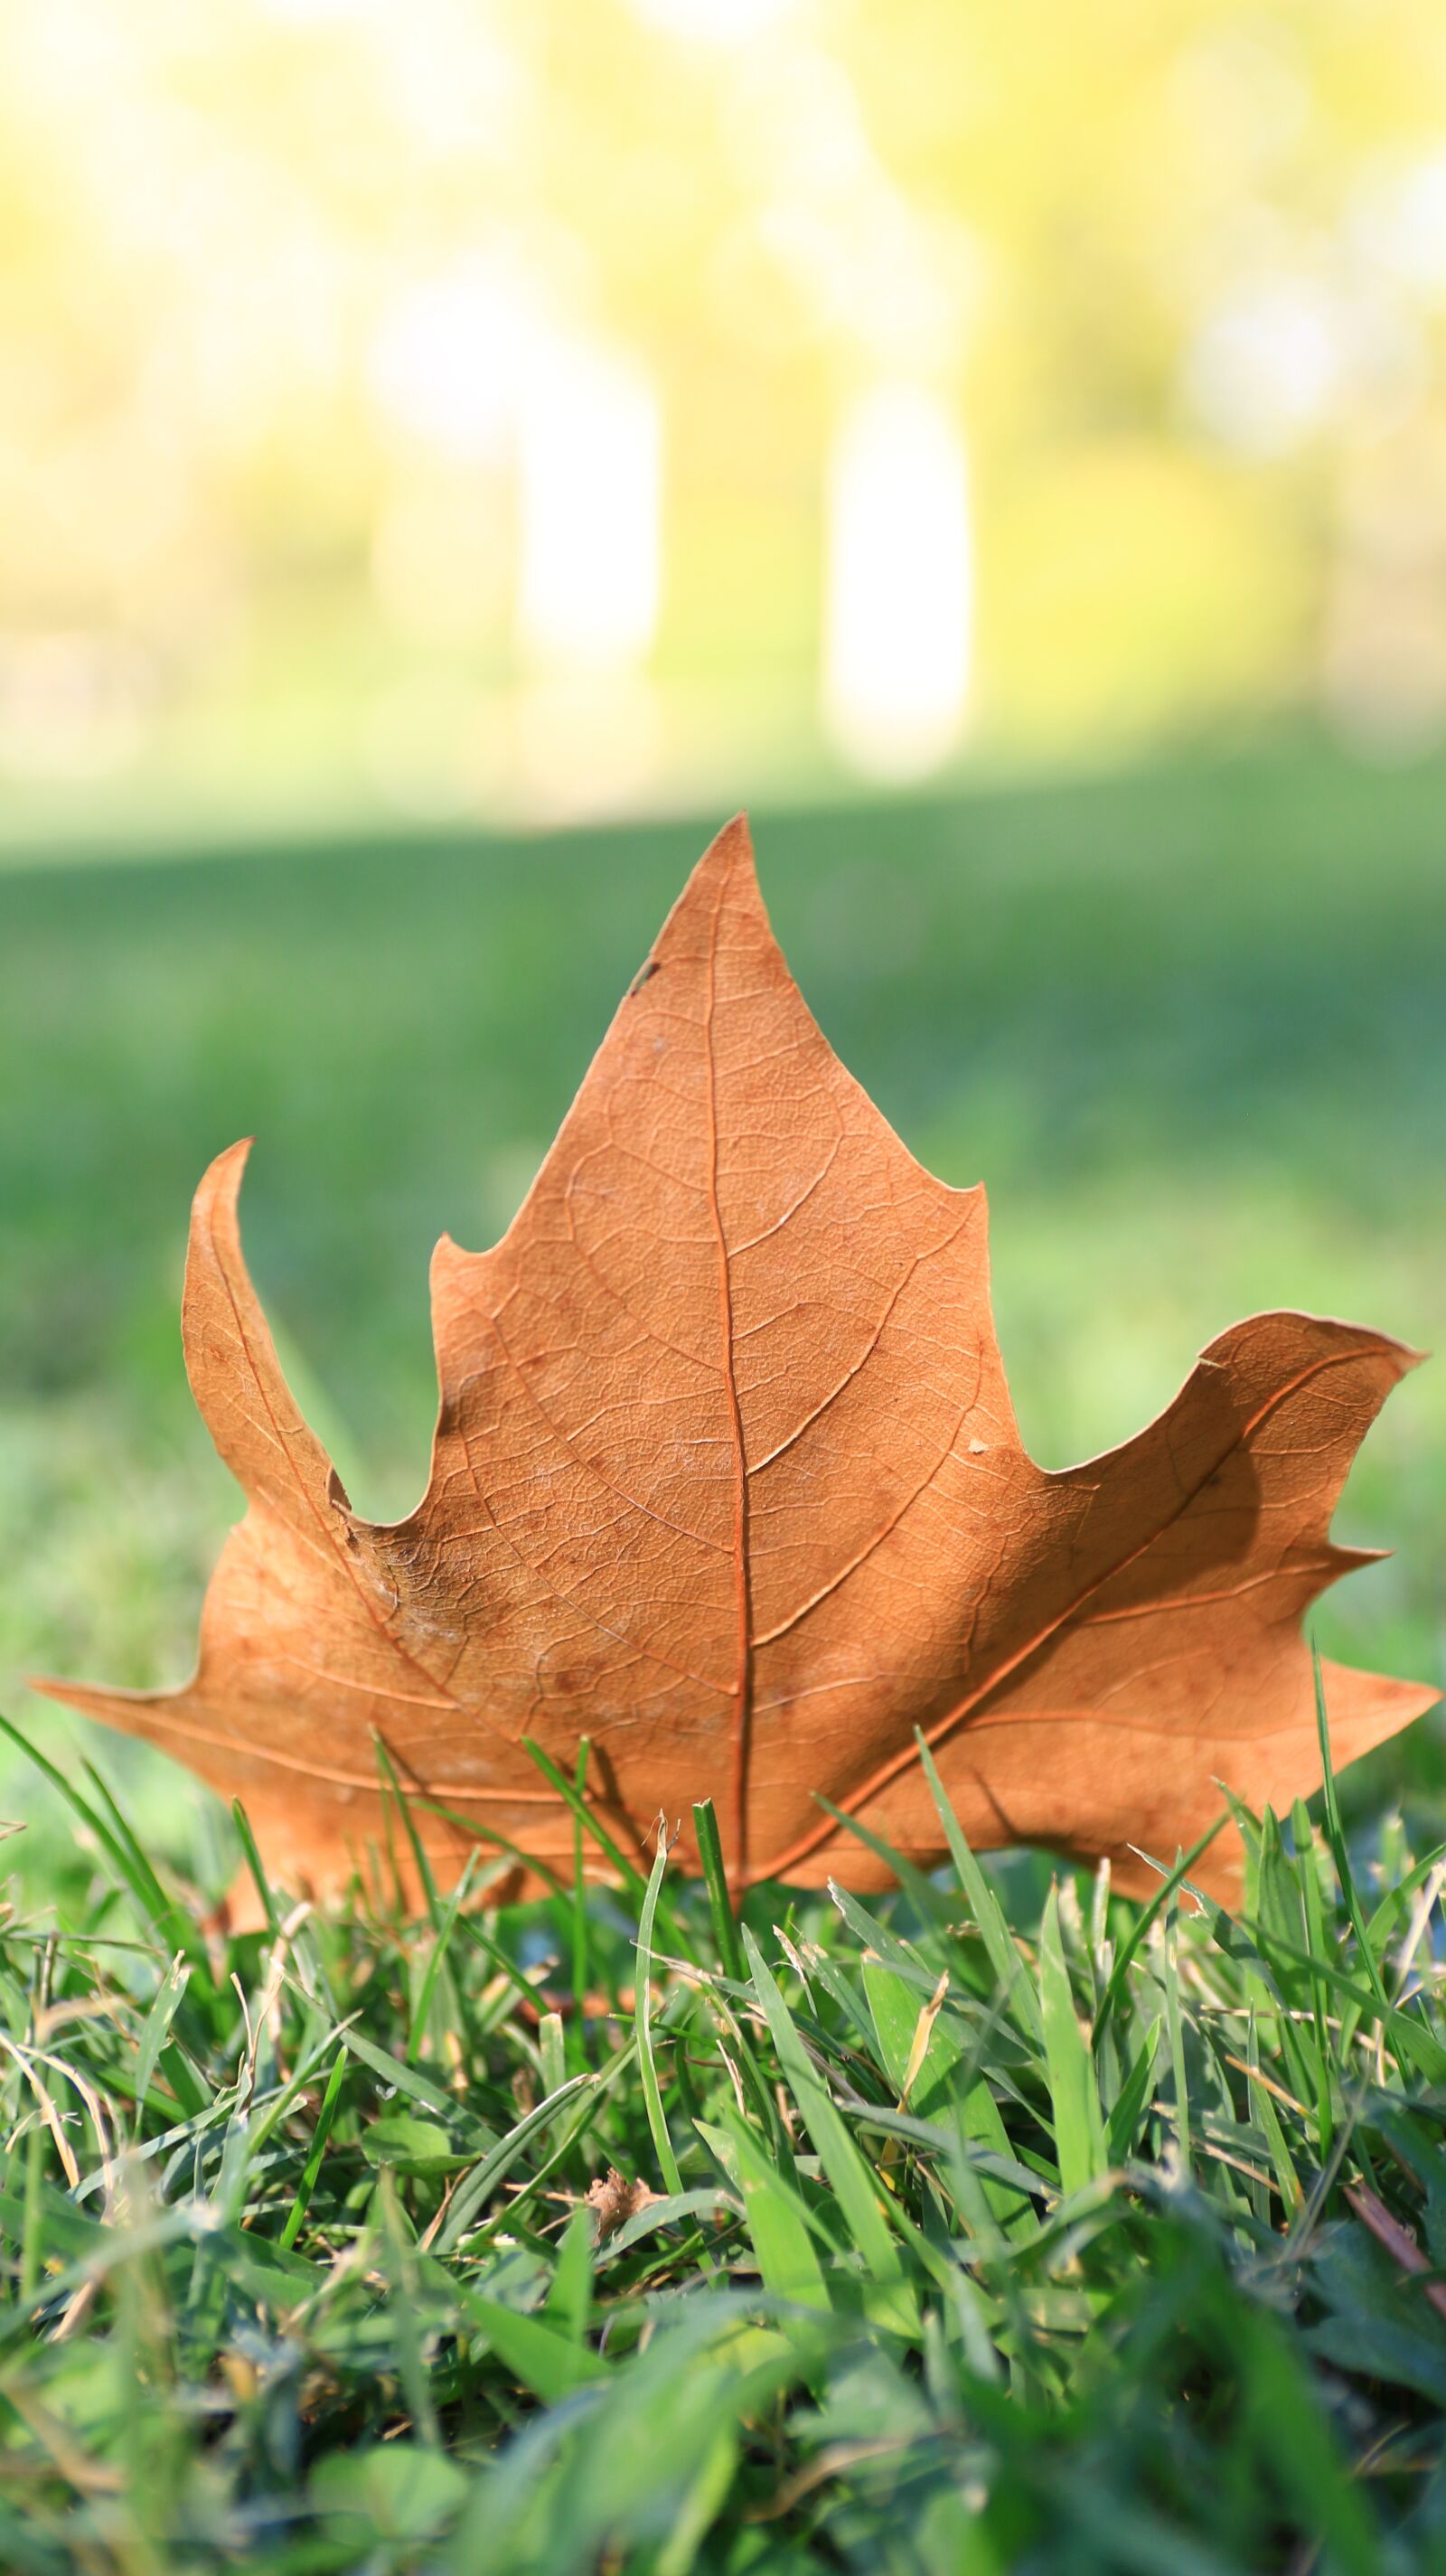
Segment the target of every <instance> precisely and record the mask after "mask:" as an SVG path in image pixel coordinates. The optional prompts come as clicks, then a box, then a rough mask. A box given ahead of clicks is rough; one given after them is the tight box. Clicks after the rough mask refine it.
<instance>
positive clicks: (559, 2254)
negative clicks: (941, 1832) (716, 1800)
mask: <svg viewBox="0 0 1446 2576" xmlns="http://www.w3.org/2000/svg"><path fill="white" fill-rule="evenodd" d="M72 1796H73V1799H74V1802H75V1812H76V1814H77V1815H78V1817H79V1819H80V1822H81V1827H82V1830H81V1832H80V1835H79V1837H78V1841H77V1845H76V1847H75V1850H74V1852H73V1856H72V1858H71V1860H70V1862H69V1864H68V1866H67V1867H66V1869H65V1871H64V1872H63V1874H62V1876H61V1878H60V1880H59V1882H58V1883H57V1884H56V1886H55V1887H54V1888H53V1890H52V1893H51V1901H50V1903H49V1904H48V1905H47V1906H46V1907H45V1908H44V1909H43V1911H39V1912H30V1913H27V1912H26V1911H24V1910H19V1909H17V1910H15V1911H13V1912H11V1913H10V1915H9V1916H8V1918H7V1920H6V1921H5V1923H4V1926H3V1930H0V2055H3V2060H4V2064H3V2070H0V2118H3V2122H4V2131H5V2135H6V2141H7V2154H6V2160H5V2167H4V2173H3V2179H0V2275H3V2283H4V2306H3V2310H0V2563H3V2564H4V2565H5V2566H6V2568H7V2569H14V2570H16V2571H23V2576H52V2571H53V2572H54V2576H68V2571H69V2570H71V2569H81V2570H84V2571H86V2576H110V2571H115V2576H150V2571H165V2576H184V2572H185V2571H196V2576H201V2571H209V2570H213V2569H222V2568H226V2567H235V2568H238V2569H239V2568H243V2567H244V2568H245V2569H247V2570H253V2571H257V2576H323V2572H324V2571H338V2576H340V2571H362V2570H365V2571H366V2576H402V2571H415V2576H471V2571H473V2570H475V2569H485V2570H487V2571H488V2576H535V2571H542V2570H545V2571H547V2576H592V2571H596V2570H600V2569H602V2570H610V2571H615V2576H621V2572H622V2571H627V2576H634V2571H636V2576H689V2571H690V2570H696V2571H698V2576H704V2571H708V2576H724V2571H729V2576H732V2571H738V2576H743V2571H747V2572H748V2576H763V2571H780V2576H781V2571H783V2570H790V2571H792V2570H795V2569H804V2568H818V2569H820V2570H828V2571H837V2570H843V2569H849V2570H852V2569H857V2570H859V2571H860V2576H874V2571H880V2576H892V2571H898V2576H957V2571H960V2570H964V2571H973V2570H979V2571H982V2576H993V2571H1000V2576H1003V2571H1005V2570H1015V2569H1019V2570H1027V2571H1052V2570H1056V2569H1057V2570H1059V2571H1060V2576H1065V2571H1068V2576H1088V2571H1096V2570H1097V2571H1100V2576H1105V2571H1116V2570H1118V2571H1120V2576H1137V2571H1143V2576H1155V2571H1156V2570H1161V2569H1167V2568H1168V2569H1170V2570H1172V2571H1173V2570H1176V2569H1182V2570H1186V2571H1189V2576H1239V2571H1241V2570H1245V2569H1250V2570H1262V2571H1263V2570H1267V2569H1279V2570H1281V2571H1291V2576H1294V2571H1300V2570H1303V2569H1307V2568H1310V2569H1316V2570H1319V2571H1320V2576H1368V2571H1369V2576H1375V2571H1382V2576H1394V2571H1402V2576H1404V2571H1407V2570H1411V2571H1415V2570H1420V2571H1422V2576H1424V2572H1425V2571H1426V2570H1429V2569H1431V2568H1434V2567H1438V2566H1439V2565H1440V2564H1441V2557H1442V2552H1443V2551H1446V2454H1443V2425H1446V2288H1443V2287H1442V2286H1441V2285H1442V2283H1443V2282H1446V2189H1443V2180H1442V2175H1443V2155H1442V2125H1443V2117H1446V2113H1443V2102H1446V2010H1443V1996H1442V1970H1441V1968H1440V1966H1439V1965H1438V1963H1437V1962H1436V1961H1435V1960H1434V1958H1433V1956H1432V1952H1431V1948H1430V1941H1429V1932H1428V1917H1429V1915H1430V1912H1431V1908H1432V1905H1433V1903H1434V1897H1435V1892H1436V1889H1437V1887H1438V1885H1439V1882H1440V1877H1441V1874H1442V1871H1443V1869H1446V1857H1443V1856H1440V1855H1436V1854H1432V1855H1429V1856H1426V1857H1424V1858H1423V1859H1422V1860H1421V1861H1420V1862H1418V1863H1415V1864H1414V1865H1413V1863H1412V1860H1411V1856H1410V1855H1409V1854H1408V1852H1407V1851H1406V1850H1405V1848H1404V1845H1403V1843H1402V1841H1401V1838H1400V1836H1399V1833H1397V1834H1394V1835H1393V1836H1392V1838H1391V1839H1390V1841H1389V1844H1388V1847H1387V1849H1386V1850H1385V1851H1384V1853H1383V1855H1382V1867H1381V1868H1380V1870H1379V1871H1378V1872H1377V1873H1376V1874H1375V1876H1374V1879H1373V1880H1368V1881H1367V1882H1366V1883H1364V1884H1363V1885H1362V1886H1361V1888H1360V1889H1359V1890H1356V1889H1354V1888H1353V1887H1352V1886H1351V1885H1350V1883H1349V1881H1347V1882H1346V1884H1345V1885H1344V1886H1343V1885H1342V1883H1341V1881H1340V1879H1339V1878H1338V1876H1337V1874H1336V1867H1335V1860H1334V1857H1333V1854H1334V1853H1336V1852H1341V1853H1343V1851H1344V1846H1343V1845H1342V1844H1340V1843H1339V1842H1338V1841H1337V1842H1336V1843H1334V1844H1332V1843H1331V1842H1330V1840H1329V1838H1327V1839H1325V1840H1322V1839H1320V1838H1317V1837H1313V1836H1312V1835H1311V1833H1310V1829H1309V1826H1308V1824H1305V1823H1304V1822H1303V1821H1302V1820H1301V1819H1297V1820H1296V1824H1295V1827H1294V1830H1293V1832H1290V1833H1287V1835H1286V1836H1285V1837H1282V1835H1281V1833H1280V1831H1279V1830H1278V1828H1277V1827H1276V1824H1275V1821H1274V1819H1273V1818H1270V1817H1266V1818H1265V1819H1264V1820H1263V1826H1262V1828H1261V1829H1258V1830H1253V1831H1252V1835H1251V1841H1252V1846H1253V1862H1252V1868H1251V1872H1250V1884H1249V1892H1248V1895H1247V1898H1246V1902H1245V1906H1244V1908H1243V1910H1242V1914H1241V1916H1240V1917H1239V1918H1238V1919H1232V1918H1230V1917H1227V1916H1225V1915H1224V1914H1221V1913H1220V1912H1218V1911H1217V1910H1216V1909H1214V1908H1213V1907H1208V1906H1202V1905H1197V1903H1196V1901H1195V1899H1194V1898H1193V1896H1192V1895H1191V1894H1190V1893H1189V1892H1188V1882H1185V1883H1183V1884H1182V1883H1181V1878H1180V1873H1178V1872H1176V1873H1172V1874H1171V1876H1170V1877H1169V1878H1168V1879H1167V1878H1165V1877H1163V1876H1162V1880H1161V1889H1160V1895H1159V1897H1158V1898H1157V1900H1156V1902H1155V1903H1154V1904H1153V1905H1152V1906H1151V1907H1149V1908H1147V1909H1141V1908H1139V1907H1137V1906H1133V1905H1129V1904H1126V1903H1124V1902H1122V1901H1119V1900H1115V1899H1112V1898H1111V1895H1110V1892H1109V1887H1108V1883H1107V1879H1106V1878H1105V1877H1104V1876H1103V1875H1102V1876H1101V1877H1100V1878H1099V1879H1098V1880H1096V1881H1095V1882H1093V1883H1091V1882H1089V1881H1088V1880H1085V1879H1082V1878H1077V1877H1075V1876H1066V1877H1065V1879H1064V1881H1063V1883H1062V1884H1061V1885H1053V1884H1051V1885H1049V1887H1048V1892H1047V1894H1046V1892H1045V1888H1046V1878H1047V1873H1046V1872H1045V1871H1044V1869H1043V1867H1042V1865H1040V1864H1037V1863H1034V1862H1032V1861H1028V1860H1026V1861H1022V1862H1019V1863H1012V1864H1009V1865H1007V1866H1005V1867H1003V1868H996V1869H995V1871H994V1872H993V1874H992V1875H988V1874H984V1873H981V1871H980V1870H979V1867H978V1864H977V1863H976V1862H975V1861H974V1860H973V1858H972V1856H971V1855H970V1854H969V1853H968V1852H967V1850H965V1849H964V1848H963V1846H962V1844H958V1837H957V1829H956V1833H955V1839H956V1844H958V1864H959V1875H958V1876H957V1877H952V1876H951V1877H948V1878H946V1877H944V1876H943V1875H942V1874H941V1877H940V1880H939V1881H938V1882H937V1883H935V1882H929V1881H919V1880H914V1881H912V1882H911V1883H910V1884H909V1886H908V1888H907V1890H906V1892H905V1893H902V1894H900V1895H899V1896H897V1897H895V1898H891V1899H887V1900H885V1901H883V1903H882V1904H880V1905H879V1906H878V1907H877V1909H876V1910H871V1909H868V1908H866V1907H864V1906H863V1905H862V1904H861V1903H859V1902H858V1901H857V1900H854V1899H851V1898H849V1897H847V1896H845V1895H842V1894H838V1895H835V1896H833V1897H832V1898H831V1897H830V1896H829V1895H827V1894H819V1895H810V1896H808V1897H806V1898H802V1899H800V1898H799V1897H797V1896H790V1895H789V1893H788V1892H787V1891H786V1890H778V1889H760V1890H757V1891H755V1892H754V1893H753V1895H751V1896H750V1898H749V1901H748V1905H747V1909H746V1920H745V1921H744V1923H743V1924H742V1926H741V1933H742V1945H743V1952H744V1956H743V1958H742V1960H741V1961H739V1960H738V1959H737V1958H733V1959H732V1961H731V1968H732V1969H733V1970H738V1969H740V1968H741V1973H732V1972H730V1966H729V1965H725V1961H728V1960H729V1957H730V1952H731V1951H732V1949H733V1946H734V1941H735V1932H734V1926H733V1925H732V1923H731V1921H729V1920H727V1918H726V1917H723V1918H720V1914H719V1911H718V1908H717V1906H716V1904H714V1903H712V1902H711V1901H710V1897H709V1894H708V1892H707V1891H706V1889H704V1888H702V1887H700V1886H695V1887H689V1888H677V1887H670V1886H669V1885H668V1882H667V1881H666V1879H665V1876H664V1856H663V1854H661V1853H660V1854H659V1855H658V1859H657V1862H656V1864H655V1867H654V1870H653V1873H652V1877H651V1879H650V1881H649V1884H648V1887H647V1889H646V1891H645V1893H644V1898H643V1904H642V1912H641V1919H639V1917H638V1914H637V1912H636V1910H635V1906H634V1902H633V1901H632V1900H631V1899H629V1900H624V1898H623V1897H622V1896H617V1895H611V1894H608V1893H605V1892H599V1891H594V1892H593V1893H592V1894H591V1895H590V1896H589V1899H588V1901H587V1904H586V1907H585V1909H584V1910H583V1912H582V1914H581V1916H580V1917H579V1915H578V1913H577V1911H576V1910H575V1909H574V1907H573V1906H572V1904H571V1903H570V1902H568V1903H566V1904H562V1905H559V1906H554V1907H549V1906H542V1907H533V1908H530V1909H517V1910H513V1911H510V1912H490V1913H489V1912H488V1911H486V1910H485V1906H484V1908H483V1910H481V1911H479V1912H476V1913H469V1912H467V1911H465V1910H464V1911H461V1912H459V1911H458V1910H457V1909H455V1908H450V1907H449V1908H447V1909H446V1910H445V1911H444V1910H441V1909H438V1911H437V1912H436V1914H435V1915H434V1917H433V1918H432V1919H430V1920H427V1921H424V1922H422V1923H421V1924H411V1925H408V1924H406V1923H404V1922H403V1921H402V1920H401V1919H400V1917H399V1916H398V1915H397V1914H396V1913H395V1912H394V1911H393V1910H391V1909H390V1908H389V1906H388V1904H387V1902H386V1900H385V1871H384V1870H383V1871H382V1874H381V1877H380V1879H379V1881H378V1886H377V1889H376V1890H374V1892H373V1895H372V1897H371V1899H370V1900H366V1899H364V1898H363V1897H362V1896H361V1895H360V1893H358V1895H357V1897H356V1899H355V1901H354V1902H353V1903H352V1904H351V1905H349V1906H348V1907H347V1908H345V1909H344V1910H342V1911H341V1912H340V1913H334V1914H332V1915H330V1916H324V1917H323V1916H318V1915H316V1914H313V1913H309V1912H308V1911H307V1910H306V1909H305V1908H304V1907H298V1908H295V1909H293V1908H292V1907H291V1906H290V1905H289V1902H288V1899H287V1897H286V1895H285V1893H284V1891H281V1890H279V1889H272V1888H270V1887H269V1886H266V1887H265V1888H264V1892H265V1895H266V1899H267V1903H268V1907H269V1911H270V1914H271V1917H272V1924H273V1928H272V1929H271V1930H270V1931H269V1932H267V1933H266V1934H264V1935H259V1936H252V1937H248V1938H244V1939H237V1940H230V1941H228V1940H225V1939H223V1938H222V1937H221V1936H220V1935H218V1934H215V1933H212V1934H209V1935H207V1936H206V1937H204V1938H201V1937H199V1936H198V1935H197V1934H196V1933H195V1931H194V1930H193V1929H192V1928H191V1927H192V1926H193V1925H194V1924H195V1922H196V1920H197V1917H198V1915H199V1913H200V1911H201V1908H202V1906H203V1904H204V1902H205V1899H206V1893H207V1892H206V1891H204V1890H201V1889H196V1888H193V1887H188V1886H186V1885H184V1884H177V1883H175V1882H174V1881H173V1880H171V1879H170V1877H169V1876H167V1877H165V1878H164V1879H162V1878H159V1877H158V1876H157V1874H156V1873H155V1872H154V1870H153V1869H152V1868H151V1866H150V1865H149V1863H148V1861H147V1860H146V1859H145V1858H144V1856H143V1855H142V1853H141V1852H140V1850H139V1847H138V1846H137V1845H136V1844H135V1842H134V1841H133V1839H132V1838H131V1837H130V1836H129V1834H128V1829H127V1827H126V1824H125V1822H124V1817H123V1813H122V1812H121V1811H118V1810H111V1809H107V1808H106V1806H105V1802H104V1800H103V1799H101V1800H99V1801H97V1798H96V1795H95V1792H94V1789H93V1787H92V1786H88V1787H87V1789H86V1790H85V1791H84V1792H72ZM1348 1866H1349V1864H1348V1863H1347V1867H1348ZM263 1884H264V1882H263ZM481 1892H482V1894H483V1896H484V1898H485V1886H484V1887H483V1889H482V1891H481ZM664 1905H666V1906H667V1908H668V1913H667V1917H666V1919H667V1922H668V1925H669V1931H668V1933H667V1934H664V1932H663V1930H662V1924H663V1920H664V1915H663V1907H664ZM668 1939H671V1940H672V1941H673V1942H682V1943H683V1944H685V1945H686V1949H687V1952H688V1954H689V1955H688V1958H687V1960H686V1961H684V1960H683V1959H682V1958H681V1957H680V1956H679V1955H678V1954H677V1953H676V1952H675V1951H670V1950H669V1949H668V1948H667V1947H666V1946H665V1943H666V1941H667V1940H668ZM579 1941H580V1943H581V1955H580V1957H579V1955H578V1951H577V1945H578V1943H579ZM1001 1968H1002V1969H1003V1971H1004V1974H1003V1976H1002V1978H1001V1974H1000V1970H1001ZM575 1972H576V1973H577V1974H579V1975H580V1978H581V1982H582V1984H583V1986H584V1988H585V1994H586V2001H585V2008H584V2009H583V2010H582V2011H578V2010H576V2009H575V2005H574V1992H573V1987H574V1974H575ZM610 2169H615V2175H616V2176H620V2177H621V2178H622V2181H623V2183H624V2184H626V2185H628V2186H631V2187H632V2190H631V2192H630V2195H629V2200H630V2202H632V2201H635V2202H636V2204H637V2205H636V2206H635V2207H633V2208H632V2214H631V2215H627V2214H626V2211H624V2213H623V2220H622V2223H621V2224H617V2223H613V2224H611V2225H609V2224H607V2223H605V2220H604V2216H603V2214H602V2213H601V2212H599V2210H598V2209H597V2208H596V2207H595V2206H594V2203H593V2202H592V2201H590V2199H589V2194H590V2193H592V2194H593V2195H594V2198H595V2197H596V2194H597V2191H598V2186H599V2185H600V2184H604V2185H605V2183H606V2179H607V2177H608V2175H609V2172H610ZM637 2186H642V2187H643V2188H642V2190H641V2192H639V2191H638V2190H637ZM616 2200H617V2195H616V2188H615V2190H614V2203H615V2206H614V2210H613V2213H612V2216H613V2220H614V2222H616V2219H617V2216H618V2214H619V2213H618V2209H617V2206H616Z"/></svg>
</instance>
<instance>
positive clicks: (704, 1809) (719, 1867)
mask: <svg viewBox="0 0 1446 2576" xmlns="http://www.w3.org/2000/svg"><path fill="white" fill-rule="evenodd" d="M693 1827H694V1831H695V1832H696V1834H697V1837H698V1858H699V1859H700V1861H701V1862H702V1864H703V1881H704V1885H705V1886H706V1888H707V1890H708V1909H709V1912H710V1914H711V1915H712V1918H713V1937H714V1939H715V1940H716V1942H717V1944H718V1957H719V1959H720V1961H721V1962H722V1967H723V1974H724V1976H725V1977H728V1978H729V1979H731V1981H732V1983H733V1984H734V1985H735V1986H741V1985H745V1984H746V1983H747V1980H748V1969H747V1966H746V1964H745V1962H744V1957H743V1950H742V1945H741V1943H740V1942H739V1939H738V1923H737V1918H736V1916H735V1915H734V1912H733V1901H732V1898H731V1897H730V1895H729V1893H728V1873H727V1870H726V1869H725V1868H724V1865H723V1842H722V1837H721V1835H720V1834H719V1831H718V1818H717V1815H716V1813H715V1811H714V1806H713V1801H712V1799H711V1798H704V1799H703V1800H702V1802H701V1804H699V1805H698V1806H695V1807H694V1809H693Z"/></svg>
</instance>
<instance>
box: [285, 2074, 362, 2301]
mask: <svg viewBox="0 0 1446 2576" xmlns="http://www.w3.org/2000/svg"><path fill="white" fill-rule="evenodd" d="M346 2069H347V2053H346V2050H345V2049H344V2048H339V2049H338V2050H337V2052H336V2056H335V2058H334V2059H333V2061H332V2068H331V2073H330V2075H329V2076H328V2077H327V2081H326V2091H325V2092H324V2093H323V2095H322V2097H321V2108H320V2110H319V2111H318V2112H317V2115H316V2127H315V2128H314V2129H313V2131H312V2133H311V2145H310V2147H309V2148H308V2149H307V2155H306V2162H305V2164H304V2165H303V2166H302V2168H301V2180H300V2182H299V2183H298V2184H297V2186H296V2197H295V2199H294V2200H293V2202H292V2204H291V2207H290V2209H289V2210H288V2211H287V2214H286V2224H285V2226H284V2227H283V2228H282V2231H281V2239H280V2242H281V2249H282V2252H283V2253H290V2251H291V2248H292V2246H293V2245H294V2244H295V2243H296V2240H297V2237H298V2236H299V2235H300V2233H301V2229H302V2224H303V2222H304V2220H305V2217H306V2213H307V2210H308V2208H309V2207H310V2205H311V2195H312V2193H313V2192H314V2191H315V2189H316V2178H317V2176H318V2174H319V2173H320V2171H321V2166H322V2159H323V2157H324V2156H325V2154H326V2142H327V2140H328V2138H329V2137H330V2136H331V2125H332V2122H333V2120H334V2119H335V2118H336V2113H337V2105H338V2103H339V2102H340V2100H341V2088H342V2086H343V2084H344V2083H345V2082H346Z"/></svg>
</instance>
